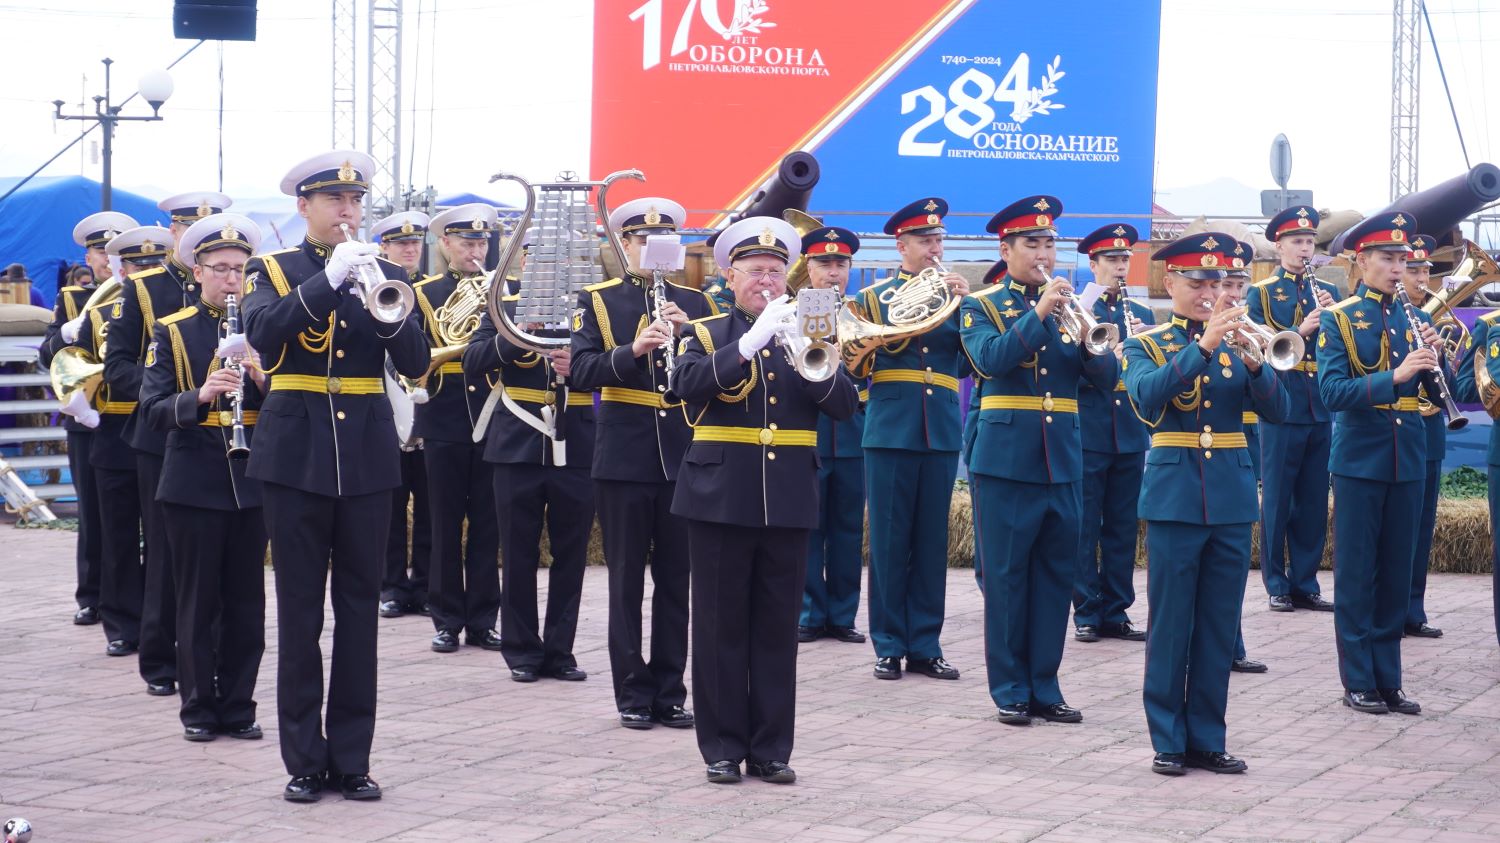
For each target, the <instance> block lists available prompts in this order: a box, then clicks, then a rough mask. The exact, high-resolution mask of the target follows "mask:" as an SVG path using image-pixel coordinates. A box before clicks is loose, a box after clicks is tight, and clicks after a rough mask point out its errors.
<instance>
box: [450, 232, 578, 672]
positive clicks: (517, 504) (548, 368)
mask: <svg viewBox="0 0 1500 843" xmlns="http://www.w3.org/2000/svg"><path fill="white" fill-rule="evenodd" d="M525 236H526V238H527V240H528V241H529V239H530V237H531V236H532V232H530V231H528V232H527V233H526V235H525ZM529 245H530V243H529V242H527V243H524V244H523V246H529ZM524 262H525V257H524V256H523V257H522V264H521V265H522V267H523V268H524V267H525V263H524ZM523 283H524V276H523ZM519 301H520V295H519V294H513V295H508V296H505V297H504V301H503V305H504V307H505V310H506V312H507V313H508V314H510V316H511V317H512V318H514V316H515V313H516V307H517V304H518V302H519ZM571 362H572V353H571V351H570V350H569V348H567V347H566V346H563V347H560V348H556V349H553V350H551V351H550V352H548V353H547V354H546V355H542V354H539V353H537V352H535V351H530V350H527V349H525V348H520V347H518V346H516V345H515V344H513V343H512V342H510V341H509V340H508V339H506V338H505V337H503V336H500V335H499V334H498V333H497V331H496V330H495V324H494V323H493V322H492V321H490V317H489V314H488V313H486V314H484V316H483V317H482V318H481V320H480V324H479V328H478V329H477V330H475V331H474V333H473V335H472V336H470V337H469V347H468V349H467V350H465V351H464V360H463V363H464V372H465V375H466V376H468V377H471V378H474V379H479V380H482V381H488V382H489V383H490V386H491V388H492V389H503V390H504V393H503V395H502V396H500V400H501V404H500V405H497V406H496V407H495V409H494V412H493V414H492V415H491V416H490V421H489V427H488V429H487V431H486V434H485V437H484V459H485V462H486V463H489V464H490V467H491V468H492V470H493V472H494V485H495V489H494V501H495V519H496V521H497V522H498V523H499V526H500V550H501V553H502V554H503V558H504V560H505V568H504V581H503V583H502V585H503V588H502V589H501V600H500V634H501V636H502V638H504V644H503V645H502V646H501V648H500V652H501V653H502V654H503V655H504V656H505V663H506V664H507V665H509V667H510V678H511V679H513V680H515V681H516V682H535V681H536V680H537V677H539V676H549V677H552V678H554V679H561V680H563V681H566V682H580V681H582V680H584V679H587V678H588V674H587V673H585V672H584V671H583V670H582V669H580V668H579V667H578V660H577V659H576V658H574V656H573V640H574V637H575V635H576V633H577V631H578V604H579V600H580V598H581V597H582V595H583V569H584V567H585V565H586V564H587V556H588V545H589V533H590V532H591V531H592V528H593V524H594V484H593V481H592V480H590V479H589V466H590V464H591V463H592V461H593V457H594V396H593V394H592V393H589V392H585V391H582V390H575V389H572V388H571V387H570V384H569V382H568V380H567V377H568V373H569V371H570V363H571ZM559 381H561V383H560V382H559ZM486 392H488V390H486ZM543 527H545V528H546V530H547V539H548V545H549V549H550V550H551V555H552V566H551V568H550V569H549V570H548V572H547V621H546V625H545V626H543V625H542V624H541V623H540V622H539V620H538V618H537V602H536V601H537V593H536V592H537V588H536V584H537V570H538V569H539V568H540V567H541V562H542V552H541V538H542V529H543Z"/></svg>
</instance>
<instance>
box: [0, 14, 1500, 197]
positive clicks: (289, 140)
mask: <svg viewBox="0 0 1500 843" xmlns="http://www.w3.org/2000/svg"><path fill="white" fill-rule="evenodd" d="M798 1H799V2H801V1H803V0H798ZM776 2H793V0H772V4H771V5H773V6H774V5H775V3H776ZM1133 2H1135V0H1120V5H1121V8H1122V9H1128V7H1129V6H1130V5H1131V4H1132V3H1133ZM404 3H405V13H406V27H405V30H404V38H405V54H406V67H405V73H406V81H405V86H404V87H405V91H406V93H405V95H404V96H405V97H406V99H405V102H404V103H403V106H404V108H403V111H404V113H405V120H406V123H405V125H404V128H403V135H404V137H405V144H406V147H407V149H408V150H409V151H410V152H411V153H413V161H412V163H413V166H414V180H415V182H416V183H418V184H432V185H434V186H436V187H437V189H438V190H439V192H441V193H452V192H459V191H472V192H476V193H482V194H487V195H491V196H495V197H496V198H501V199H512V200H514V199H515V198H516V197H513V196H509V195H508V194H506V193H504V192H503V191H497V190H496V189H493V188H490V187H489V186H488V185H487V183H486V182H487V179H488V176H489V174H491V173H493V172H495V171H496V170H499V169H502V168H503V169H509V170H513V171H515V172H521V173H529V174H533V175H535V176H537V177H546V176H550V175H551V174H553V173H555V172H556V171H558V170H562V169H575V170H578V171H579V172H585V171H586V170H587V163H588V135H589V128H590V127H589V96H590V73H591V67H590V58H589V44H590V41H591V39H592V10H593V0H404ZM1065 4H1066V0H1058V2H1056V3H1044V4H1037V3H1035V2H1017V3H1016V6H1017V9H1018V18H1017V24H1018V25H1036V26H1059V25H1067V26H1075V25H1080V22H1078V21H1065V20H1063V19H1060V18H1058V17H1057V16H1055V15H1054V14H1052V13H1051V12H1050V11H1049V10H1050V9H1053V8H1057V7H1061V6H1064V5H1065ZM354 5H356V6H359V7H360V8H361V10H363V8H364V7H365V6H366V5H367V3H366V0H355V2H354ZM1428 5H1429V8H1430V11H1431V14H1432V20H1433V25H1434V27H1435V29H1436V32H1437V41H1438V47H1439V48H1440V50H1441V51H1442V59H1443V61H1444V63H1445V65H1446V68H1447V72H1448V80H1449V83H1450V85H1451V86H1452V93H1453V98H1454V101H1455V103H1456V105H1457V108H1458V112H1459V120H1460V122H1461V125H1462V128H1463V131H1464V135H1465V139H1466V141H1467V143H1468V149H1469V157H1470V159H1471V160H1472V161H1473V162H1474V163H1478V162H1480V161H1486V160H1488V161H1494V160H1495V159H1496V154H1497V152H1500V150H1497V149H1496V145H1497V142H1500V103H1496V105H1495V107H1494V108H1493V109H1491V108H1490V107H1489V105H1488V102H1487V100H1488V99H1492V98H1495V97H1496V96H1500V0H1429V3H1428ZM171 6H172V4H171V2H169V0H137V1H136V2H129V3H121V2H118V0H49V2H47V3H46V4H45V6H44V5H43V4H40V3H28V2H20V0H10V2H6V0H0V31H4V32H5V33H6V35H7V37H6V39H5V52H4V61H5V65H6V67H7V69H8V71H9V72H8V74H7V76H8V78H7V82H6V85H5V87H4V88H3V89H0V117H3V120H0V126H3V131H0V176H17V175H24V174H26V173H28V172H30V171H31V170H32V169H34V168H35V167H36V166H37V165H38V164H40V163H41V162H42V161H45V160H46V159H47V158H48V157H49V156H51V155H52V154H53V153H55V152H56V151H57V149H58V148H60V147H61V146H62V145H63V144H65V143H67V141H69V140H71V139H72V138H73V137H74V136H75V135H76V134H77V133H78V131H79V130H80V129H81V128H82V125H83V124H80V123H65V122H54V121H53V120H52V118H51V114H52V106H51V101H52V100H54V99H63V100H66V101H67V102H68V103H69V105H68V106H66V107H65V112H76V111H77V110H78V108H79V106H78V103H79V102H80V100H82V99H83V98H84V96H85V95H87V96H92V95H94V94H97V93H102V87H103V84H102V83H103V75H102V67H101V65H100V64H99V59H100V58H103V57H104V56H109V57H111V58H113V59H114V60H115V66H114V67H115V73H114V95H115V98H116V100H119V99H121V98H123V96H125V95H126V94H129V93H131V92H133V91H134V90H135V85H136V80H137V79H138V77H139V76H140V74H141V73H142V72H144V71H146V70H149V69H152V68H157V67H162V66H165V65H166V64H167V63H168V62H170V61H171V60H172V59H174V58H176V57H177V56H178V55H179V54H181V53H182V52H183V51H184V50H185V49H186V48H187V47H188V46H190V44H191V42H186V41H177V40H174V39H173V38H172V35H171V24H170V11H171ZM1313 7H1316V10H1314V8H1313ZM329 10H330V3H329V2H328V0H260V15H259V38H258V40H257V41H256V42H255V43H233V42H231V43H226V44H225V45H224V46H223V66H224V91H225V107H224V150H225V164H224V181H223V185H224V190H225V191H226V192H228V193H229V194H231V195H233V196H242V197H250V196H256V197H267V196H274V195H276V192H277V184H278V182H279V181H280V179H281V176H282V175H283V174H284V172H285V170H286V169H287V168H288V166H290V165H291V164H292V163H295V162H296V161H298V160H300V159H302V158H304V157H306V156H308V155H310V154H312V153H315V152H319V151H322V150H324V149H326V148H328V146H329V145H330V132H331V130H330V117H329V114H330V102H331V93H330V87H331V78H332V67H331V59H330V54H331V53H330V51H331V47H330V40H331V35H330V32H331V29H330V14H329ZM1086 24H1087V22H1084V25H1086ZM1391 33H1392V20H1391V2H1390V0H1253V2H1247V0H1163V12H1162V38H1161V41H1162V51H1161V74H1160V80H1159V83H1158V94H1159V107H1158V119H1157V126H1158V132H1157V165H1156V167H1157V176H1156V185H1157V191H1158V201H1159V202H1160V203H1161V204H1163V205H1165V206H1166V207H1168V208H1171V209H1173V210H1178V211H1180V212H1215V211H1217V212H1221V213H1235V212H1246V211H1247V210H1248V211H1249V212H1252V213H1253V212H1254V210H1255V209H1254V208H1250V209H1246V208H1244V207H1243V204H1244V201H1245V200H1244V194H1243V192H1242V193H1241V195H1240V197H1239V198H1238V200H1235V199H1231V198H1229V194H1227V193H1226V194H1225V196H1226V198H1225V199H1224V200H1223V201H1224V203H1225V204H1226V205H1234V206H1235V207H1181V203H1185V202H1189V201H1191V202H1193V203H1198V202H1201V201H1206V200H1202V199H1201V197H1202V196H1203V192H1202V191H1188V190H1184V188H1189V187H1192V186H1195V185H1202V184H1205V183H1210V182H1213V181H1215V180H1217V179H1233V180H1235V181H1238V182H1240V183H1242V184H1244V185H1248V186H1250V187H1252V188H1255V189H1257V190H1258V189H1261V188H1269V187H1273V186H1274V185H1273V184H1272V182H1271V179H1270V174H1269V170H1268V150H1269V146H1270V143H1271V140H1272V138H1274V137H1275V135H1276V134H1277V133H1278V132H1285V133H1286V134H1287V135H1288V137H1289V138H1290V139H1291V141H1292V145H1293V150H1294V166H1293V173H1292V187H1296V188H1307V189H1312V190H1313V191H1315V194H1316V201H1317V204H1319V205H1322V206H1333V207H1351V208H1358V209H1362V210H1373V209H1374V208H1376V207H1378V206H1381V205H1383V204H1385V203H1386V201H1387V199H1388V184H1389V158H1390V140H1389V125H1390V79H1391ZM850 35H851V36H853V37H857V33H850ZM359 44H360V48H361V50H363V47H364V35H363V33H362V32H361V35H360V38H359ZM1484 48H1488V49H1489V50H1491V51H1493V52H1495V53H1496V57H1495V58H1494V59H1493V60H1490V62H1489V63H1491V64H1494V65H1495V66H1494V67H1489V66H1488V64H1487V63H1486V59H1485V58H1484V55H1483V49H1484ZM362 55H363V54H361V58H360V60H359V62H358V63H357V64H358V71H359V73H360V74H361V76H362V75H363V72H364V59H363V57H362ZM434 57H437V60H436V61H433V59H434ZM1422 59H1423V62H1422V71H1421V83H1422V84H1421V125H1422V134H1421V143H1420V180H1421V186H1423V187H1426V186H1430V185H1432V184H1434V183H1436V182H1438V181H1441V180H1443V179H1446V178H1449V177H1451V176H1453V175H1455V174H1457V173H1459V172H1461V171H1462V170H1463V166H1464V165H1463V157H1462V155H1461V153H1460V151H1459V144H1458V135H1457V133H1456V131H1455V129H1454V123H1453V118H1452V116H1451V115H1450V112H1449V109H1448V103H1447V99H1446V98H1445V96H1444V93H1443V87H1442V82H1441V79H1440V77H1439V75H1438V69H1437V65H1436V63H1435V61H1434V54H1433V50H1432V47H1431V44H1430V43H1429V42H1427V40H1426V38H1425V33H1424V39H1423V45H1422ZM218 73H219V47H218V45H217V44H216V43H214V42H210V43H208V44H205V45H204V46H203V47H201V48H199V50H198V51H197V52H196V53H194V54H193V55H191V56H189V57H188V58H187V59H186V60H185V61H184V62H183V63H182V64H180V65H179V66H178V67H177V69H176V70H174V71H173V77H174V79H175V81H176V85H177V88H176V92H175V94H174V95H173V97H172V99H171V100H170V101H169V102H168V103H167V104H166V106H165V107H164V108H163V111H162V113H163V115H164V116H165V117H166V119H165V120H164V121H162V122H160V123H143V124H129V125H123V126H121V128H120V130H119V132H118V135H117V140H116V144H115V183H116V184H117V185H119V186H121V187H126V188H130V189H138V190H144V191H145V192H147V193H148V194H149V195H151V196H152V197H153V198H155V197H156V196H158V195H161V194H163V193H166V192H177V191H182V190H190V189H201V188H205V187H213V186H214V185H216V184H217V183H218V171H217V168H218V163H217V132H218V129H217V122H218V84H217V77H218ZM85 77H86V78H87V82H86V83H85ZM1486 94H1488V95H1489V96H1488V97H1486ZM413 105H415V107H416V110H415V113H413V112H412V106H413ZM88 108H89V109H90V110H91V109H92V104H89V105H88ZM360 110H361V116H360V118H359V126H360V137H361V143H362V142H363V140H362V138H363V133H364V117H363V114H362V112H363V98H362V97H361V99H360ZM127 113H131V114H145V113H149V109H148V108H147V107H146V105H145V104H144V103H142V102H140V101H139V100H137V101H136V102H134V103H131V105H130V106H129V107H127ZM694 123H695V124H696V125H698V126H704V125H712V115H706V116H704V117H702V118H695V120H694ZM93 137H95V138H97V132H96V133H95V135H94V136H93ZM91 152H92V149H91V145H90V143H86V144H85V145H82V146H81V147H79V148H75V149H74V150H72V151H71V152H69V153H68V154H66V155H64V156H62V157H61V158H60V159H59V160H58V161H57V162H56V163H55V164H53V165H52V166H51V167H49V168H48V169H47V170H46V171H45V173H44V174H46V175H69V174H76V173H84V174H86V175H90V176H94V177H96V178H97V177H98V166H97V164H96V163H93V162H92V160H91V157H90V153H91ZM596 175H597V174H596ZM1174 196H1175V197H1176V199H1177V202H1174Z"/></svg>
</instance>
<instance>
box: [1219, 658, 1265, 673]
mask: <svg viewBox="0 0 1500 843" xmlns="http://www.w3.org/2000/svg"><path fill="white" fill-rule="evenodd" d="M1229 669H1230V670H1232V671H1234V672H1235V673H1265V672H1266V671H1267V670H1269V669H1270V668H1268V667H1266V664H1265V662H1258V661H1256V660H1255V659H1250V658H1245V659H1235V660H1234V661H1232V662H1230V663H1229Z"/></svg>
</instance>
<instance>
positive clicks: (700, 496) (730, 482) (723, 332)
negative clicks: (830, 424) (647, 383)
mask: <svg viewBox="0 0 1500 843" xmlns="http://www.w3.org/2000/svg"><path fill="white" fill-rule="evenodd" d="M753 321H754V317H752V316H750V315H749V314H747V313H746V312H745V311H744V310H741V309H740V308H739V307H735V309H734V310H732V311H730V312H729V313H727V314H721V315H719V316H714V317H709V318H707V319H703V320H701V321H698V322H694V323H693V326H692V328H693V333H692V334H691V335H690V336H688V337H687V338H685V339H684V340H683V342H682V354H681V355H680V356H679V357H678V359H677V364H676V371H674V372H673V375H672V390H673V392H674V393H676V394H677V395H680V396H682V398H683V400H684V401H686V402H687V404H686V406H685V407H684V411H685V412H686V413H687V415H688V418H689V419H690V420H691V421H692V424H693V428H694V430H693V443H692V445H691V446H689V447H688V450H687V455H686V456H685V457H684V458H683V462H682V468H681V471H680V474H679V476H678V479H677V491H676V494H675V496H674V497H673V499H672V512H673V514H675V515H680V516H683V517H686V518H692V519H694V520H697V521H712V522H716V523H720V524H737V525H740V526H746V527H792V528H800V529H812V528H814V527H816V526H817V525H818V472H817V469H818V468H819V466H820V465H821V462H820V460H819V458H818V450H817V447H816V444H817V428H818V414H819V413H820V412H821V413H823V414H826V415H828V416H830V417H831V418H833V419H834V420H836V421H842V420H844V419H847V418H849V417H850V416H852V415H854V411H855V410H856V409H857V408H858V406H859V393H858V390H857V388H856V387H855V385H854V381H853V379H852V378H850V376H849V373H848V372H847V371H846V370H845V369H844V368H843V367H842V366H840V367H838V371H837V372H836V373H835V375H834V376H833V377H832V378H830V379H828V380H826V381H822V382H810V381H806V380H804V379H803V378H802V377H801V376H800V375H799V374H797V370H796V369H794V368H792V365H791V363H790V362H788V361H787V355H786V353H785V351H783V350H782V349H781V348H780V347H779V346H778V345H777V344H776V343H775V342H774V341H773V342H771V343H769V344H767V345H766V347H765V348H763V349H761V350H760V352H759V353H758V355H757V356H756V357H755V359H753V360H748V361H742V360H741V359H740V350H739V338H740V336H741V335H743V334H744V333H745V332H746V331H747V330H749V327H750V325H751V323H752V322H753ZM734 431H743V432H745V433H753V434H754V436H755V441H754V442H753V444H752V443H751V442H746V441H736V437H737V436H738V435H740V434H736V433H735V432H734ZM716 440H717V441H716ZM724 440H731V441H724ZM782 442H786V443H787V444H785V445H783V444H782Z"/></svg>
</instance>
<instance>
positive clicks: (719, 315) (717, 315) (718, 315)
mask: <svg viewBox="0 0 1500 843" xmlns="http://www.w3.org/2000/svg"><path fill="white" fill-rule="evenodd" d="M728 315H729V314H727V313H715V314H714V315H712V316H704V317H702V318H701V319H689V320H688V324H689V325H702V324H703V323H705V322H712V321H714V320H715V319H723V318H724V317H726V316H728Z"/></svg>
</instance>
